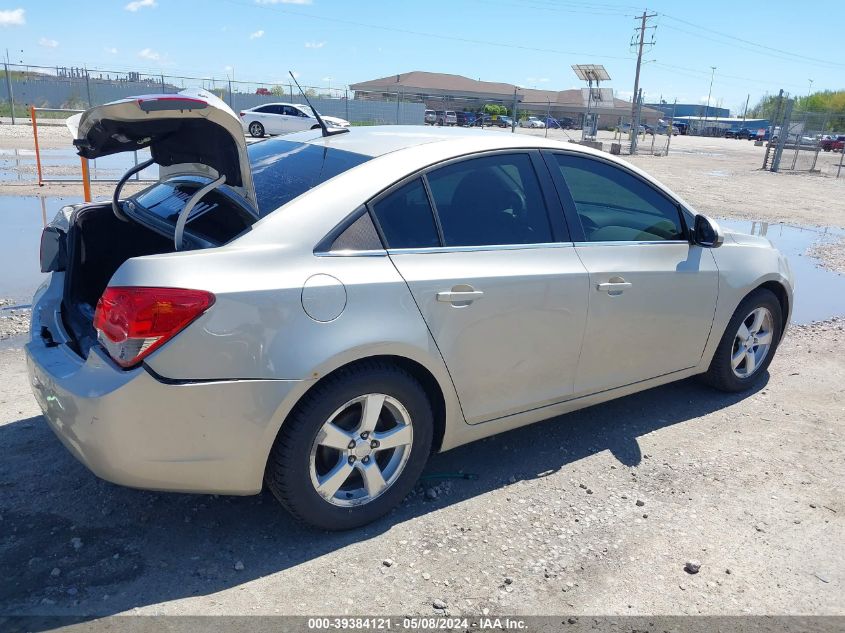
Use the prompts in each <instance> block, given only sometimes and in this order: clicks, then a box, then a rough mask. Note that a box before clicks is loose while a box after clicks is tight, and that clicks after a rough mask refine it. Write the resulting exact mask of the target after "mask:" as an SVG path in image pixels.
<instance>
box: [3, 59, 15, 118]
mask: <svg viewBox="0 0 845 633" xmlns="http://www.w3.org/2000/svg"><path fill="white" fill-rule="evenodd" d="M3 66H4V69H5V70H6V90H8V92H9V108H10V110H11V113H12V125H14V124H15V95H14V94H13V93H12V78H11V77H10V76H9V49H8V48H7V49H6V63H4V64H3Z"/></svg>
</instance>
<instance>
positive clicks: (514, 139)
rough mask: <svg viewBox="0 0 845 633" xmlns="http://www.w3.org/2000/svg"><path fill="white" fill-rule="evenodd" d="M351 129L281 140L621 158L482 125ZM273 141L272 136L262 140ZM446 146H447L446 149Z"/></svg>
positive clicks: (365, 149) (359, 150)
mask: <svg viewBox="0 0 845 633" xmlns="http://www.w3.org/2000/svg"><path fill="white" fill-rule="evenodd" d="M348 129H349V132H345V133H343V134H333V135H331V136H325V137H324V136H323V135H322V134H321V132H320V131H319V130H307V131H305V132H297V133H294V134H287V135H285V136H282V137H278V138H280V139H283V140H286V141H293V142H297V143H308V144H310V145H317V146H321V147H330V148H334V149H339V150H343V151H346V152H354V153H356V154H362V155H364V156H370V157H372V158H376V157H378V156H383V155H385V154H389V153H392V152H398V151H400V150H410V151H412V150H413V148H415V147H420V146H423V145H429V144H432V143H443V144H449V145H451V146H452V148H451V149H452V151H453V152H454V153H455V155H461V154H468V153H472V152H479V151H487V150H491V149H509V148H549V149H552V148H557V149H562V148H565V149H567V150H571V151H577V152H583V153H585V154H593V155H599V156H602V157H604V158H606V159H609V160H618V159H616V158H615V157H613V156H610V155H608V154H607V153H605V152H599V151H597V150H593V149H590V148H589V147H584V146H583V145H579V144H577V143H565V142H563V141H558V140H554V139H550V138H544V137H542V136H530V135H527V134H511V133H509V132H499V131H493V130H483V129H481V128H461V127H426V126H422V125H373V126H360V127H352V128H348ZM261 142H263V143H270V142H273V140H272V139H270V140H267V141H261ZM445 149H446V148H445V147H444V150H445Z"/></svg>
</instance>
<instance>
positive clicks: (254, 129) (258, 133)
mask: <svg viewBox="0 0 845 633" xmlns="http://www.w3.org/2000/svg"><path fill="white" fill-rule="evenodd" d="M249 133H250V135H251V136H252V137H253V138H263V137H264V126H263V125H261V124H260V123H259V122H258V121H253V122H252V123H250V124H249Z"/></svg>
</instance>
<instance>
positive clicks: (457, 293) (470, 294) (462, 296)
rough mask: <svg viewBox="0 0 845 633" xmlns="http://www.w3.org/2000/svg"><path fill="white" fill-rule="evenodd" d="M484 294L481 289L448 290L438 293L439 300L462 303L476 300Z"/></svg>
mask: <svg viewBox="0 0 845 633" xmlns="http://www.w3.org/2000/svg"><path fill="white" fill-rule="evenodd" d="M483 296H484V292H483V291H481V290H447V291H444V292H438V293H437V300H438V301H440V302H442V303H461V302H464V301H467V302H469V301H475V300H476V299H480V298H481V297H483Z"/></svg>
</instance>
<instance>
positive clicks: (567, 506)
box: [0, 319, 845, 615]
mask: <svg viewBox="0 0 845 633" xmlns="http://www.w3.org/2000/svg"><path fill="white" fill-rule="evenodd" d="M843 327H845V319H842V320H832V321H828V322H824V323H818V324H814V325H812V326H800V327H794V328H792V329H791V331H790V332H789V334H788V337H787V338H786V340H785V341H784V343H783V345H782V347H781V349H780V350H779V352H778V355H777V357H776V359H775V361H774V363H773V364H772V366H771V375H770V376H769V377H768V382H767V383H766V384H764V386H763V387H762V388H760V389H758V390H757V391H756V392H754V393H750V394H745V395H742V396H731V395H725V394H721V393H717V392H714V391H712V390H710V389H708V388H705V387H703V386H701V385H699V384H698V383H696V382H695V381H691V380H690V381H684V382H681V383H678V384H674V385H668V386H665V387H660V388H657V389H653V390H650V391H647V392H645V393H641V394H638V395H634V396H631V397H627V398H624V399H621V400H618V401H615V402H611V403H607V404H604V405H600V406H596V407H593V408H590V409H587V410H585V411H581V412H578V413H574V414H570V415H567V416H563V417H560V418H557V419H554V420H552V421H549V422H545V423H541V424H538V425H534V426H531V427H527V428H524V429H520V430H517V431H513V432H510V433H507V434H504V435H501V436H498V437H494V438H491V439H488V440H486V441H482V442H479V443H476V444H473V445H470V446H466V447H463V448H459V449H456V450H454V451H451V452H449V453H445V454H443V455H439V456H437V457H435V458H434V459H433V461H432V463H431V465H430V467H429V469H428V474H429V475H430V476H432V478H430V479H428V480H426V481H425V483H424V486H421V487H420V488H419V489H418V490H417V491H416V493H415V494H412V495H411V496H410V497H409V498H407V499H406V501H405V502H404V503H403V504H402V506H401V507H400V508H399V509H398V510H397V511H395V512H394V513H393V514H391V515H390V516H389V517H388V518H386V519H384V520H382V521H380V522H378V523H376V524H375V525H373V526H371V527H369V528H366V529H363V530H359V531H354V532H349V533H344V534H328V533H320V532H315V531H312V530H310V529H307V528H304V527H301V526H299V525H296V524H295V523H293V522H292V521H291V519H290V518H289V517H288V516H287V515H286V514H285V512H284V511H283V510H282V509H281V508H280V507H279V506H278V505H277V504H276V502H275V501H274V500H273V498H272V497H271V496H270V495H269V494H263V495H261V496H258V497H243V498H239V497H217V496H197V495H178V494H164V493H154V492H143V491H136V490H130V489H127V488H121V487H118V486H114V485H112V484H108V483H106V482H103V481H100V480H98V479H97V478H96V477H94V476H93V475H92V474H91V473H89V472H88V471H87V470H86V469H85V468H83V467H82V466H81V465H79V464H78V463H76V462H75V461H74V460H73V458H72V457H71V456H70V455H69V453H68V452H67V451H66V450H65V449H64V448H63V447H62V446H61V445H60V444H59V442H58V440H57V439H56V438H55V437H54V436H53V435H52V433H51V432H50V430H49V429H48V428H47V427H46V425H45V423H44V421H43V419H42V418H41V417H40V416H39V412H38V409H37V407H36V405H35V402H34V401H33V399H32V397H31V396H30V394H29V388H28V385H27V380H26V375H25V372H24V361H23V356H22V353H21V352H20V351H19V350H5V351H0V441H2V445H3V446H4V456H5V458H4V459H3V460H2V461H0V515H2V518H0V521H1V522H2V523H0V525H2V529H0V534H2V537H0V561H2V569H3V574H4V575H5V578H4V582H3V583H0V605H4V611H6V612H7V613H41V614H80V615H82V614H85V615H97V614H113V613H124V612H128V613H145V614H153V613H154V614H194V615H196V614H276V613H283V614H314V613H352V614H367V613H370V614H372V613H373V612H376V613H393V614H429V615H430V614H435V613H438V612H442V611H443V610H441V609H436V608H435V607H434V606H433V605H434V603H435V601H442V602H443V603H444V604H445V605H446V607H447V608H446V611H447V612H449V613H452V614H462V613H463V614H479V613H482V612H483V610H484V609H488V610H489V612H490V613H496V614H501V613H511V614H553V613H572V614H596V613H600V614H608V615H611V614H732V615H738V614H816V615H818V614H838V615H845V602H843V599H842V596H843V595H845V522H843V515H845V505H843V497H842V494H841V491H842V489H843V487H845V460H843V459H842V446H843V440H845V428H843V421H845V394H843V392H842V388H841V386H842V384H843V381H845V346H843V344H845V331H843ZM458 471H463V472H467V473H475V474H477V475H478V479H477V480H474V481H473V480H464V479H444V480H438V479H436V478H434V477H433V476H434V475H436V474H438V473H441V474H442V473H454V472H458ZM689 561H698V562H700V564H701V569H700V571H699V572H698V573H696V574H691V573H689V572H687V571H685V569H684V567H685V565H686V564H687V563H688V562H689ZM439 604H440V603H439V602H438V605H439Z"/></svg>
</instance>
